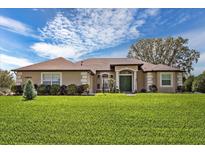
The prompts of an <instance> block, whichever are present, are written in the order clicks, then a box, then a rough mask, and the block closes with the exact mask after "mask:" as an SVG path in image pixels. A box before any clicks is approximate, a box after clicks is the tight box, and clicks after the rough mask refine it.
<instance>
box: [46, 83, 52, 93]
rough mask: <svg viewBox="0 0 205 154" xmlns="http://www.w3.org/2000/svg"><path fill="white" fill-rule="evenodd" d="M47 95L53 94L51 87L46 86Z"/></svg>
mask: <svg viewBox="0 0 205 154" xmlns="http://www.w3.org/2000/svg"><path fill="white" fill-rule="evenodd" d="M45 94H46V95H50V94H51V85H46V93H45Z"/></svg>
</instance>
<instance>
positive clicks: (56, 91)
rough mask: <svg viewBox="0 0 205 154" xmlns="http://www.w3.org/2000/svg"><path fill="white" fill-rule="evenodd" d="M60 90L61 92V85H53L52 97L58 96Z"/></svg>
mask: <svg viewBox="0 0 205 154" xmlns="http://www.w3.org/2000/svg"><path fill="white" fill-rule="evenodd" d="M59 90H60V85H57V84H53V85H52V86H51V89H50V94H51V95H58V93H59Z"/></svg>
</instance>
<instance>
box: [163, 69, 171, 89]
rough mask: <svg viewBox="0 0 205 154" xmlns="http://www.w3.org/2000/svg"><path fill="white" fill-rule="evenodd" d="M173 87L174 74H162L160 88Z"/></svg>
mask: <svg viewBox="0 0 205 154" xmlns="http://www.w3.org/2000/svg"><path fill="white" fill-rule="evenodd" d="M172 85H173V73H171V72H166V73H165V72H164V73H160V86H161V87H172Z"/></svg>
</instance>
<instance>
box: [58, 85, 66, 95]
mask: <svg viewBox="0 0 205 154" xmlns="http://www.w3.org/2000/svg"><path fill="white" fill-rule="evenodd" d="M67 93H68V92H67V86H66V85H62V86H61V87H60V89H59V95H67Z"/></svg>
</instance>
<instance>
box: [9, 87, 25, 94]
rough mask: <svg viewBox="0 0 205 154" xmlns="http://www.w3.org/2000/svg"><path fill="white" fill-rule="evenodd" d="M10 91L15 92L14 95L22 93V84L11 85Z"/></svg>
mask: <svg viewBox="0 0 205 154" xmlns="http://www.w3.org/2000/svg"><path fill="white" fill-rule="evenodd" d="M11 91H12V92H13V93H15V95H22V94H23V86H22V85H13V86H12V87H11Z"/></svg>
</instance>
